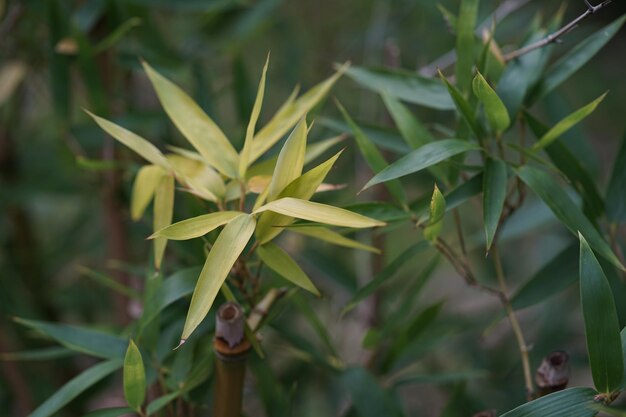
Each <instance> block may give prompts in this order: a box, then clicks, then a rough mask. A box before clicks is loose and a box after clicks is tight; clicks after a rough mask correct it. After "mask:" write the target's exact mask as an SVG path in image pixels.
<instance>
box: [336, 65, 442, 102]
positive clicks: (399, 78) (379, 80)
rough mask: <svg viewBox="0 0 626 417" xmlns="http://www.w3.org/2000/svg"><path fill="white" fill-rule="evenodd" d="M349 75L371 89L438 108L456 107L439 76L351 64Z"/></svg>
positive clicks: (347, 73)
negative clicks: (427, 76) (438, 79)
mask: <svg viewBox="0 0 626 417" xmlns="http://www.w3.org/2000/svg"><path fill="white" fill-rule="evenodd" d="M346 75H347V76H349V77H350V78H352V79H353V80H354V81H356V82H357V83H359V84H361V85H362V86H364V87H366V88H369V89H370V90H373V91H376V92H378V93H381V94H386V95H388V96H391V97H395V98H397V99H399V100H402V101H406V102H409V103H413V104H419V105H421V106H425V107H429V108H433V109H437V110H452V109H454V103H453V102H452V100H450V96H449V95H448V93H447V92H446V89H445V88H444V87H443V86H442V85H441V84H440V83H439V82H437V80H434V79H432V78H426V77H424V76H421V75H419V74H417V73H415V72H414V71H405V70H399V69H393V70H391V69H374V68H364V67H351V68H350V69H348V71H346Z"/></svg>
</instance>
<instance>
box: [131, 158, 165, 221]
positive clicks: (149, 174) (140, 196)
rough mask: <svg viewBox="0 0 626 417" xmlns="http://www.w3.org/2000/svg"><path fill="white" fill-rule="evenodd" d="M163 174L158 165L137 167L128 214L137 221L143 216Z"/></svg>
mask: <svg viewBox="0 0 626 417" xmlns="http://www.w3.org/2000/svg"><path fill="white" fill-rule="evenodd" d="M164 174H166V172H165V171H164V170H163V168H161V167H160V166H158V165H145V166H143V167H141V168H140V169H139V172H137V177H136V178H135V182H134V184H133V191H132V195H131V200H130V215H131V218H132V219H133V220H135V221H137V220H139V219H140V218H141V216H143V213H144V212H145V211H146V207H148V204H150V201H152V197H154V193H155V191H156V188H157V186H158V185H159V183H160V182H161V177H162V176H163V175H164Z"/></svg>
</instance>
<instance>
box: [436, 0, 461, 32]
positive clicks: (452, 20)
mask: <svg viewBox="0 0 626 417" xmlns="http://www.w3.org/2000/svg"><path fill="white" fill-rule="evenodd" d="M437 9H438V10H439V13H441V16H442V17H443V19H444V20H445V21H446V25H447V26H448V29H449V30H450V31H452V32H456V24H457V18H456V15H455V14H454V13H452V12H451V11H450V10H448V9H446V7H445V6H444V5H443V4H441V3H437Z"/></svg>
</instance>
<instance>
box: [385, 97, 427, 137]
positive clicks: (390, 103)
mask: <svg viewBox="0 0 626 417" xmlns="http://www.w3.org/2000/svg"><path fill="white" fill-rule="evenodd" d="M382 98H383V102H384V103H385V107H387V111H389V114H390V115H391V117H392V118H393V121H394V123H395V124H396V126H397V127H398V130H399V131H400V134H401V135H402V138H403V139H404V141H405V142H406V143H407V145H409V146H410V147H411V148H413V149H417V148H419V147H420V146H423V145H426V144H427V143H430V142H432V141H434V140H435V138H433V136H432V135H431V134H430V132H429V131H428V129H426V127H425V126H424V125H422V123H421V122H420V121H419V120H418V119H417V118H416V117H415V116H414V115H413V114H412V113H411V112H410V111H409V109H408V108H407V107H406V106H405V105H404V104H402V103H400V101H398V100H396V99H395V98H393V97H392V96H390V95H389V94H382Z"/></svg>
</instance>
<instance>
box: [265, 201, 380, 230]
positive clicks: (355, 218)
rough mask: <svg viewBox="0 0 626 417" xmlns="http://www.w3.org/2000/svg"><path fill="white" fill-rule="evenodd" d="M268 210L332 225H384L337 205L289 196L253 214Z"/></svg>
mask: <svg viewBox="0 0 626 417" xmlns="http://www.w3.org/2000/svg"><path fill="white" fill-rule="evenodd" d="M268 210H269V211H273V212H275V213H279V214H283V215H285V216H290V217H296V218H298V219H302V220H309V221H312V222H318V223H324V224H330V225H334V226H342V227H354V228H366V227H376V226H385V223H384V222H381V221H378V220H374V219H370V218H369V217H365V216H362V215H360V214H356V213H353V212H351V211H348V210H345V209H341V208H339V207H333V206H329V205H326V204H321V203H314V202H312V201H307V200H300V199H297V198H291V197H284V198H280V199H278V200H274V201H272V202H270V203H267V204H265V205H264V206H261V207H259V208H258V209H256V210H255V211H254V214H257V213H262V212H264V211H268Z"/></svg>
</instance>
